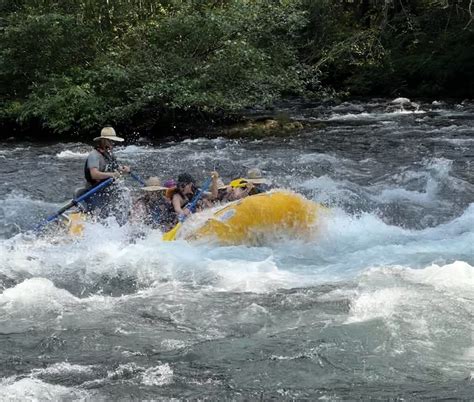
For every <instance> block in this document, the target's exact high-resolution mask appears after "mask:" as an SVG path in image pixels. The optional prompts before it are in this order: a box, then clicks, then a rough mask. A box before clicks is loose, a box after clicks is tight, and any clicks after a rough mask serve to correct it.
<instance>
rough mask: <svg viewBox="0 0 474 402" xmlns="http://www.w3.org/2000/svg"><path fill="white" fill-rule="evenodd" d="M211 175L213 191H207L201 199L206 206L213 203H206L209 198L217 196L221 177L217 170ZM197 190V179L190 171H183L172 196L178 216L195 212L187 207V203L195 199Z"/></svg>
mask: <svg viewBox="0 0 474 402" xmlns="http://www.w3.org/2000/svg"><path fill="white" fill-rule="evenodd" d="M211 176H212V183H211V192H210V193H205V194H204V195H203V199H202V200H201V201H202V203H204V204H202V203H201V205H202V206H204V207H206V206H209V205H211V204H209V205H208V204H207V203H206V202H207V200H214V199H216V198H217V179H218V178H219V174H218V173H217V172H212V174H211ZM197 190H198V188H197V186H196V181H195V180H194V178H193V176H191V175H190V174H189V173H183V174H180V175H179V176H178V180H177V182H176V188H174V189H173V191H172V196H171V202H172V203H173V207H174V210H175V212H176V214H177V215H178V216H188V215H190V214H191V213H193V212H194V211H190V210H189V209H188V208H186V205H187V204H188V203H189V202H190V201H191V200H192V199H193V197H194V194H195V193H196V192H197Z"/></svg>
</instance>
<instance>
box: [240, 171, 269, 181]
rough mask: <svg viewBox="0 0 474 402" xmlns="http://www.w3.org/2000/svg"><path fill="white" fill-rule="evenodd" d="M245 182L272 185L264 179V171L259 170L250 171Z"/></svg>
mask: <svg viewBox="0 0 474 402" xmlns="http://www.w3.org/2000/svg"><path fill="white" fill-rule="evenodd" d="M245 180H247V181H250V182H252V183H253V184H270V182H269V181H268V180H267V179H264V178H263V175H262V171H261V170H260V169H258V168H252V169H249V170H248V171H247V177H246V178H245Z"/></svg>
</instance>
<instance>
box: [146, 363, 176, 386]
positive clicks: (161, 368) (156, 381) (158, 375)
mask: <svg viewBox="0 0 474 402" xmlns="http://www.w3.org/2000/svg"><path fill="white" fill-rule="evenodd" d="M173 375H174V373H173V370H172V369H171V367H170V365H169V364H168V363H165V364H161V365H158V366H155V367H150V368H149V369H146V370H145V372H144V373H143V374H142V384H144V385H148V386H159V387H161V386H163V385H168V384H171V383H172V382H173Z"/></svg>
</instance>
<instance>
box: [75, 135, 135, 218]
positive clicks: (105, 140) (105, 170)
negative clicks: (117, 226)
mask: <svg viewBox="0 0 474 402" xmlns="http://www.w3.org/2000/svg"><path fill="white" fill-rule="evenodd" d="M123 140H124V139H123V138H121V137H117V135H116V133H115V130H114V129H113V128H112V127H104V128H103V129H102V131H101V132H100V137H96V138H94V143H95V144H94V150H93V151H92V152H91V153H90V154H89V156H88V157H87V160H86V163H85V165H84V175H85V178H86V181H87V188H86V191H87V190H89V189H91V188H92V187H95V186H97V185H98V184H99V183H100V182H102V181H104V180H107V179H109V178H114V179H117V178H118V177H120V175H121V174H122V173H130V168H129V167H128V166H120V165H119V163H118V162H117V160H116V159H115V157H114V156H113V154H112V149H113V147H114V142H122V141H123ZM120 198H121V197H120V191H119V189H118V188H117V186H116V185H114V184H112V185H111V186H109V187H106V188H104V189H102V190H100V191H98V192H97V193H95V194H93V195H92V196H91V197H89V198H88V199H87V200H86V205H87V211H88V212H91V213H93V214H94V215H96V216H98V217H100V218H106V217H107V216H109V215H112V213H113V212H119V214H118V217H120V216H122V217H123V216H125V211H123V210H122V211H120V210H119V208H120V207H121V206H120V205H116V204H117V201H120ZM114 206H115V207H116V208H117V211H113V207H114ZM122 208H123V207H122ZM119 223H120V222H119Z"/></svg>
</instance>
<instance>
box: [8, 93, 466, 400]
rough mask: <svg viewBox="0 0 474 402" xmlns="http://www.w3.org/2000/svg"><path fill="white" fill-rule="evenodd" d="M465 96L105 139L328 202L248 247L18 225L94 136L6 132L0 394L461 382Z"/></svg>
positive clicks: (51, 194) (255, 392)
mask: <svg viewBox="0 0 474 402" xmlns="http://www.w3.org/2000/svg"><path fill="white" fill-rule="evenodd" d="M462 106H463V107H462V108H459V107H456V106H455V105H453V107H450V106H449V105H448V104H444V103H443V104H442V105H441V106H437V107H436V108H435V109H432V108H431V106H430V105H423V104H422V105H420V106H419V108H418V109H417V110H412V111H409V110H408V111H407V110H403V111H397V110H392V109H390V107H391V106H390V105H389V104H387V103H383V102H370V103H365V104H364V103H358V104H355V103H354V104H343V105H341V106H339V107H337V109H334V110H331V109H327V110H325V111H323V112H321V110H320V109H318V111H317V112H316V111H315V110H313V109H311V108H304V109H302V110H300V111H299V113H300V115H302V116H301V118H302V119H306V120H307V121H308V122H311V121H313V120H315V119H317V120H318V121H319V122H323V123H324V128H318V129H317V130H315V129H311V128H307V129H305V130H303V132H301V133H300V134H299V135H295V136H292V137H291V138H285V139H282V138H272V137H269V138H267V139H264V140H228V139H223V138H217V139H205V138H202V139H194V140H186V141H182V142H172V143H166V144H161V145H159V146H146V147H145V146H136V145H130V146H126V147H121V148H118V149H117V151H116V154H117V156H118V158H119V159H120V160H121V161H123V162H124V163H128V164H130V165H132V166H133V168H134V170H135V171H136V172H137V173H140V175H141V176H143V177H147V176H148V175H157V176H159V177H161V178H162V179H166V178H171V177H176V176H177V174H178V173H181V171H182V169H183V166H187V167H188V168H187V170H188V171H190V172H191V173H192V174H193V175H195V176H196V177H198V178H199V179H200V180H204V178H205V177H206V176H207V174H208V173H209V171H210V170H212V169H214V168H216V169H218V170H219V172H220V173H221V175H222V176H223V177H224V178H225V179H226V180H230V179H232V178H235V177H239V176H245V172H246V170H247V169H248V168H251V167H254V166H256V167H258V168H260V169H262V170H263V171H264V173H265V174H266V176H267V177H268V178H269V179H271V180H273V182H274V183H277V184H278V185H279V186H281V187H283V188H287V189H293V190H294V191H297V192H300V193H303V194H304V195H305V196H306V197H308V198H310V199H312V200H314V201H315V202H322V203H324V204H325V205H327V206H329V207H330V209H331V211H330V213H329V214H328V215H327V216H325V217H324V219H323V220H322V221H321V222H319V224H320V225H321V228H322V230H320V232H319V235H318V236H316V237H315V238H314V239H311V240H310V241H301V240H294V239H291V238H285V234H284V233H282V234H281V236H278V237H277V238H278V240H277V241H274V242H270V243H268V244H265V245H263V246H260V247H255V246H244V245H236V246H226V247H220V246H218V245H215V244H193V243H187V242H185V241H177V242H173V243H168V242H163V241H162V240H161V233H159V232H158V231H153V230H145V231H144V233H143V236H142V237H140V238H133V236H132V235H131V233H133V231H134V228H133V227H131V226H130V225H125V226H119V225H117V223H116V222H115V221H114V220H113V219H109V220H108V221H106V222H103V223H87V224H86V228H85V235H84V236H83V237H81V238H75V239H70V238H64V237H63V236H62V235H58V234H54V233H53V234H51V235H49V236H46V237H35V236H31V235H29V234H27V233H25V232H26V230H27V229H29V228H31V227H32V226H33V225H34V224H35V223H36V222H38V220H40V219H41V218H42V217H44V216H46V215H48V214H50V213H52V212H54V211H55V210H56V209H57V208H58V207H59V206H60V205H61V202H62V201H64V200H65V199H67V198H69V196H70V195H71V194H72V192H73V190H74V188H76V187H79V186H80V185H81V172H82V168H83V163H84V158H85V156H86V155H87V152H88V146H87V145H85V144H80V143H71V144H56V145H48V146H42V145H37V144H22V145H21V146H18V145H15V146H11V145H7V144H4V145H2V148H1V150H0V157H1V158H2V165H1V167H0V169H1V177H2V182H3V185H2V187H1V190H0V222H1V230H0V237H1V240H0V292H1V293H0V352H1V353H0V359H1V363H2V364H1V367H2V369H1V372H0V374H1V379H0V395H2V396H7V398H9V400H24V399H38V400H48V399H52V400H57V399H61V400H63V399H64V400H72V399H86V400H87V399H99V400H100V399H118V398H123V397H124V396H125V395H126V397H127V398H137V399H156V397H157V396H159V397H163V398H192V399H195V398H203V396H206V397H208V398H212V399H224V398H226V399H241V398H244V399H251V398H252V399H253V398H262V397H264V398H265V399H267V398H278V399H286V398H288V399H296V398H305V399H306V398H307V399H309V398H311V399H313V398H330V399H355V398H365V397H368V396H369V397H372V398H380V399H386V398H392V397H393V395H396V396H397V397H400V398H418V397H424V398H440V397H441V398H443V397H448V396H449V397H451V396H452V395H456V397H458V398H460V399H469V398H470V397H471V396H472V394H473V391H474V382H473V381H472V377H473V374H472V373H473V372H474V353H473V350H474V347H473V327H472V322H473V306H474V249H473V245H474V229H473V228H474V203H473V199H474V180H473V176H472V161H473V160H472V149H471V148H472V147H470V142H469V141H471V140H472V138H471V137H472V129H473V120H474V107H473V105H470V104H467V103H465V104H464V105H462ZM316 113H318V114H317V115H316ZM319 126H320V127H322V125H321V124H319ZM18 171H26V172H29V173H28V174H25V175H19V174H18V173H17V172H18ZM125 184H126V185H127V186H128V187H130V188H131V189H133V191H135V192H139V190H138V189H137V188H136V187H134V186H135V183H134V182H131V181H130V182H127V183H125Z"/></svg>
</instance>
